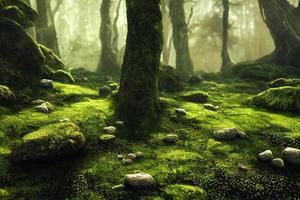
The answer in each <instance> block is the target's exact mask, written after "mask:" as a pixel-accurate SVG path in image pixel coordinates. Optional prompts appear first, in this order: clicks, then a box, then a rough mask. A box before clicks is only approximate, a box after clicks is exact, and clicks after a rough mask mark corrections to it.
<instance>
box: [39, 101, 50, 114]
mask: <svg viewBox="0 0 300 200" xmlns="http://www.w3.org/2000/svg"><path fill="white" fill-rule="evenodd" d="M35 110H36V111H37V112H40V113H49V112H50V111H49V109H48V107H47V105H46V104H45V103H43V104H41V105H39V106H36V107H35Z"/></svg>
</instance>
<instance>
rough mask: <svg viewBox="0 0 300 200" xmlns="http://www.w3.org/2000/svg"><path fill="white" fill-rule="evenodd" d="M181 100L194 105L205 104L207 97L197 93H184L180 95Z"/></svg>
mask: <svg viewBox="0 0 300 200" xmlns="http://www.w3.org/2000/svg"><path fill="white" fill-rule="evenodd" d="M181 98H182V99H183V100H186V101H190V102H194V103H206V102H207V101H208V95H207V94H205V93H203V92H199V91H192V92H188V93H185V94H183V95H181Z"/></svg>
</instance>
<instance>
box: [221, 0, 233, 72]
mask: <svg viewBox="0 0 300 200" xmlns="http://www.w3.org/2000/svg"><path fill="white" fill-rule="evenodd" d="M222 1H223V19H222V20H223V33H222V53H221V56H222V67H221V71H225V70H226V68H227V67H228V66H230V65H232V60H231V58H230V55H229V51H228V26H229V10H230V3H229V0H222Z"/></svg>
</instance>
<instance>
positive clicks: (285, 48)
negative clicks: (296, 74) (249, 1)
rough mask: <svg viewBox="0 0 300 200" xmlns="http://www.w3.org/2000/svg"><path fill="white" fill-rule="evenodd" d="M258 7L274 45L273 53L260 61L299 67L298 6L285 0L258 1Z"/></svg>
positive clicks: (299, 19) (299, 33)
mask: <svg viewBox="0 0 300 200" xmlns="http://www.w3.org/2000/svg"><path fill="white" fill-rule="evenodd" d="M259 5H260V8H261V13H262V16H263V19H264V21H265V23H266V25H267V26H268V28H269V31H270V33H271V36H272V38H273V40H274V44H275V51H274V52H273V53H272V54H270V55H268V56H266V57H264V58H262V59H261V60H262V61H270V62H275V63H278V64H284V65H294V66H299V67H300V56H299V52H300V24H299V21H300V14H299V6H298V7H294V6H292V5H291V4H289V2H288V1H287V0H273V1H270V0H259Z"/></svg>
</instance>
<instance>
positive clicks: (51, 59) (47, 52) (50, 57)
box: [39, 44, 65, 70]
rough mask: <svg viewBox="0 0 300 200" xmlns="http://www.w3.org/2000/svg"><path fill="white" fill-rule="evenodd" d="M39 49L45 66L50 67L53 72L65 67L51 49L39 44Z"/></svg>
mask: <svg viewBox="0 0 300 200" xmlns="http://www.w3.org/2000/svg"><path fill="white" fill-rule="evenodd" d="M39 47H40V49H41V51H42V52H43V55H44V56H45V66H47V67H50V68H51V69H53V70H59V69H63V68H64V67H65V64H64V63H63V61H62V60H61V59H60V58H59V57H58V56H57V55H56V54H55V53H54V52H53V51H52V50H51V49H49V48H47V47H45V46H44V45H41V44H40V45H39Z"/></svg>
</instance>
